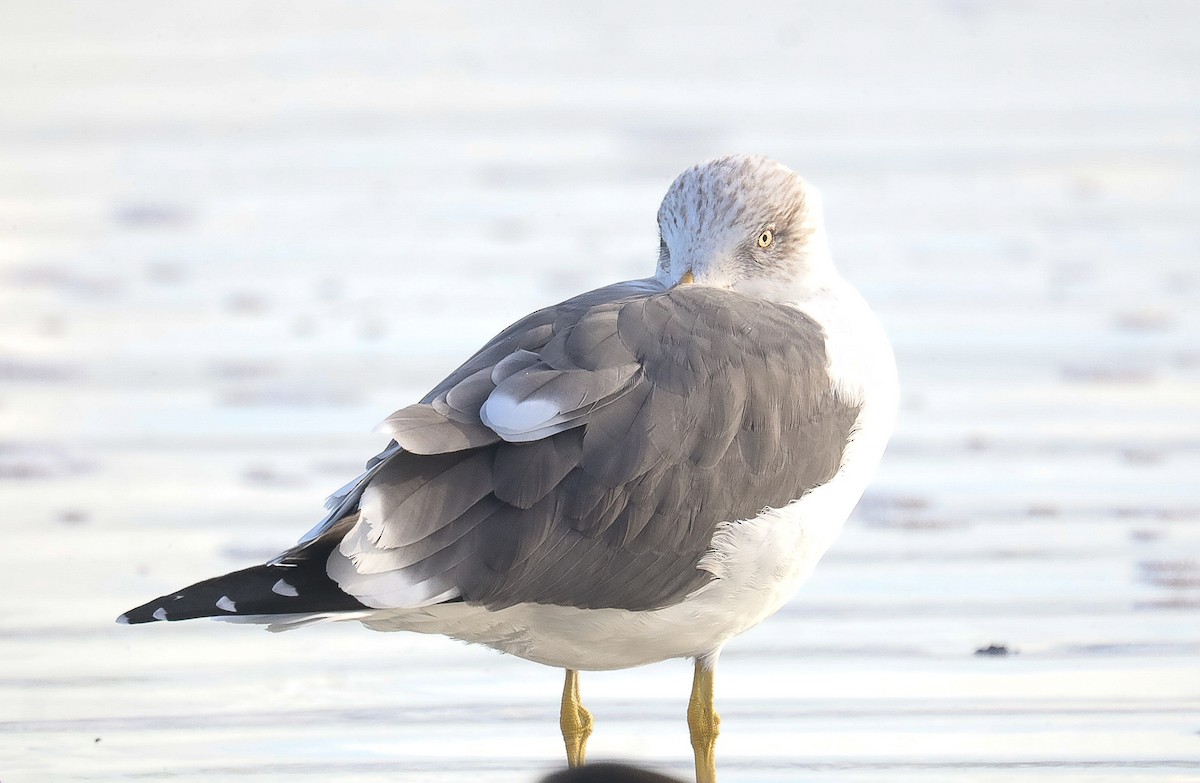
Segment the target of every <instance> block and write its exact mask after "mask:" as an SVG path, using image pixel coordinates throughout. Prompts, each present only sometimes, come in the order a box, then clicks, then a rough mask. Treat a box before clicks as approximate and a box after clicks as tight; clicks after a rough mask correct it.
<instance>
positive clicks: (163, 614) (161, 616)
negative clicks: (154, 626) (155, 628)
mask: <svg viewBox="0 0 1200 783" xmlns="http://www.w3.org/2000/svg"><path fill="white" fill-rule="evenodd" d="M150 616H151V617H153V618H154V619H155V620H165V619H167V610H166V609H163V608H162V607H161V606H160V607H158V608H157V609H155V610H154V614H152V615H150Z"/></svg>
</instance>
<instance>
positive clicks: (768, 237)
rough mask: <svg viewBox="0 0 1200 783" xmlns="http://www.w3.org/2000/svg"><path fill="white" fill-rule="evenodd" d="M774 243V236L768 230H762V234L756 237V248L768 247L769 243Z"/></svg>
mask: <svg viewBox="0 0 1200 783" xmlns="http://www.w3.org/2000/svg"><path fill="white" fill-rule="evenodd" d="M774 241H775V234H774V233H773V232H772V231H771V229H769V228H764V229H763V231H762V233H761V234H759V235H758V246H759V247H770V246H771V243H772V242H774Z"/></svg>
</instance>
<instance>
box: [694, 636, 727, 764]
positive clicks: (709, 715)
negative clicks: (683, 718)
mask: <svg viewBox="0 0 1200 783" xmlns="http://www.w3.org/2000/svg"><path fill="white" fill-rule="evenodd" d="M712 665H713V666H714V667H715V666H716V661H713V662H712ZM714 674H715V672H714V670H713V669H710V668H708V667H707V666H705V665H704V664H703V663H702V662H701V661H700V659H699V658H697V659H696V673H695V676H694V677H693V678H692V698H691V700H690V701H689V702H688V711H687V719H688V733H689V734H690V735H691V737H692V750H693V751H694V752H695V754H696V783H717V759H716V749H717V735H718V734H720V733H721V716H720V715H718V714H717V710H716V708H715V707H714V706H713V679H714Z"/></svg>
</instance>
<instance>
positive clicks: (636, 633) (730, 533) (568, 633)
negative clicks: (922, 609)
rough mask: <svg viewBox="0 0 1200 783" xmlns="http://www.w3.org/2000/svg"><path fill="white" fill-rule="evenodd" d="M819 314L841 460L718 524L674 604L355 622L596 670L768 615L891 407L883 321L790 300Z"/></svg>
mask: <svg viewBox="0 0 1200 783" xmlns="http://www.w3.org/2000/svg"><path fill="white" fill-rule="evenodd" d="M800 309H803V310H805V311H806V312H808V313H809V314H811V315H812V316H813V317H814V318H816V319H817V320H818V321H819V322H821V323H822V325H823V326H824V328H825V330H826V334H827V350H828V353H829V360H830V370H831V372H832V373H833V374H834V376H835V382H836V383H837V385H838V387H839V389H840V390H841V391H842V393H843V394H845V395H846V396H847V398H848V399H852V400H856V401H861V403H862V408H861V410H860V413H859V417H858V420H857V422H856V426H855V429H854V432H855V435H854V439H853V440H852V441H851V443H850V445H849V447H848V448H847V450H846V452H845V454H844V456H843V461H842V466H841V469H840V470H839V471H838V473H837V474H836V475H835V476H834V477H833V479H831V480H830V481H829V482H828V483H826V484H823V485H822V486H820V487H817V488H816V489H814V490H812V491H810V492H808V493H807V494H806V495H805V496H804V497H802V498H801V499H799V500H797V501H794V502H793V503H791V504H789V505H787V506H785V507H784V508H781V509H768V510H766V511H764V512H763V513H762V514H760V515H759V516H757V517H755V518H754V519H750V520H741V521H731V522H724V523H722V524H721V525H719V526H718V528H717V531H716V533H715V534H714V536H713V540H712V548H711V549H710V551H709V552H708V553H707V554H706V555H705V556H704V557H703V558H702V559H701V561H700V564H699V567H700V568H702V569H704V570H707V571H710V572H712V574H713V575H714V579H713V580H712V581H710V582H709V583H708V584H706V585H705V586H704V587H702V588H700V589H699V590H697V591H696V592H694V593H692V594H690V595H689V596H688V597H687V598H686V599H685V600H683V601H682V602H681V603H679V604H676V605H674V606H669V607H666V608H663V609H657V610H654V611H647V612H630V611H627V610H624V609H577V608H573V607H565V606H550V605H544V604H518V605H516V606H512V607H508V608H506V609H501V610H498V611H491V610H487V609H483V608H481V607H474V606H467V605H465V604H438V605H434V606H429V607H425V608H421V609H391V610H379V611H377V612H374V613H372V614H370V615H369V616H367V617H363V618H361V621H362V622H363V623H364V624H366V625H367V626H369V627H371V628H374V629H376V630H383V631H399V630H406V631H417V632H423V633H439V634H445V635H446V636H451V637H453V638H456V639H462V640H463V641H467V642H473V643H477V644H485V645H487V646H489V647H494V648H496V649H498V650H502V651H503V652H506V653H511V654H513V655H517V656H520V657H522V658H526V659H529V660H532V661H537V662H539V663H544V664H548V665H550V666H557V667H562V668H568V669H580V670H599V669H620V668H627V667H631V666H641V665H643V664H647V663H653V662H655V661H661V660H665V659H667V658H681V657H702V656H711V655H715V654H716V653H717V652H718V651H719V650H720V648H721V646H722V645H723V644H724V643H725V642H726V641H728V640H729V639H730V638H732V637H734V636H736V635H738V634H740V633H742V632H744V631H746V630H749V629H750V628H753V627H754V626H755V625H758V623H760V622H762V620H764V619H765V618H767V617H768V616H770V615H771V614H773V613H775V612H776V611H777V610H778V609H779V608H780V607H781V606H783V604H784V603H786V602H787V601H788V600H789V599H790V598H791V597H792V595H794V594H795V592H796V590H797V588H799V586H800V585H801V584H802V583H803V582H804V580H805V579H807V578H808V576H809V575H810V574H811V573H812V570H813V568H814V567H815V566H816V564H817V562H818V561H819V560H820V559H821V556H822V555H824V554H825V552H826V550H828V548H829V546H830V545H831V544H832V543H833V541H834V539H835V538H836V537H837V534H838V533H839V532H840V531H841V528H842V525H843V523H844V522H845V521H846V518H847V517H848V516H849V515H850V512H851V511H852V510H853V509H854V506H855V504H857V503H858V500H859V498H860V497H861V496H862V493H863V490H864V489H865V488H866V486H867V483H868V481H870V478H871V476H872V475H873V474H874V472H875V468H876V466H877V464H878V462H879V458H880V456H881V455H882V454H883V449H884V447H885V445H886V444H887V440H888V437H889V436H890V434H891V430H892V425H893V422H894V419H895V409H896V396H897V395H896V381H895V366H894V363H893V360H892V355H891V348H890V346H889V345H888V343H887V340H886V338H885V337H884V335H883V331H882V329H881V328H880V327H879V325H878V323H877V322H876V321H875V319H874V316H873V315H871V313H870V311H869V310H868V309H867V307H866V305H865V303H863V302H862V299H861V298H859V297H858V294H857V293H856V292H854V291H853V289H849V288H848V287H847V290H846V291H837V292H836V294H830V295H829V296H827V297H825V298H822V299H818V300H814V301H811V302H808V303H805V304H804V305H802V306H800Z"/></svg>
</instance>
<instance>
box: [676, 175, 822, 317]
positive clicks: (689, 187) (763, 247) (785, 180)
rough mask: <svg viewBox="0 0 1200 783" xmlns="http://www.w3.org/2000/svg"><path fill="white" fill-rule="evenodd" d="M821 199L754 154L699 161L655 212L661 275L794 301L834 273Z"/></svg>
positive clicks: (795, 178) (797, 179)
mask: <svg viewBox="0 0 1200 783" xmlns="http://www.w3.org/2000/svg"><path fill="white" fill-rule="evenodd" d="M822 222H823V221H822V215H821V195H820V193H819V192H818V191H817V189H816V188H814V187H813V186H812V185H809V184H808V183H807V182H805V181H804V180H803V179H801V178H800V176H798V175H797V174H796V173H795V172H794V171H792V170H791V169H789V168H787V167H786V166H784V165H782V164H779V163H776V162H775V161H773V160H771V159H769V158H764V157H760V156H756V155H732V156H730V157H727V158H716V159H714V160H708V161H704V162H703V163H697V164H696V165H695V166H692V167H691V168H689V169H688V170H687V171H685V172H683V173H682V174H680V175H679V176H678V177H677V178H676V179H675V182H673V183H672V184H671V188H670V190H668V191H667V195H666V196H665V197H664V198H663V202H662V206H661V207H659V209H658V232H659V237H660V239H661V242H660V245H659V260H658V274H657V275H656V278H657V279H658V281H659V282H661V283H662V284H663V285H665V286H674V285H680V284H689V283H694V284H697V285H707V286H714V287H717V288H727V289H730V290H734V291H741V292H742V293H746V294H751V295H754V296H761V297H763V298H765V299H772V300H777V301H790V300H793V299H795V298H796V297H798V296H802V295H803V294H804V292H805V291H806V290H812V289H815V288H819V287H821V286H822V285H823V284H824V281H825V280H827V279H828V277H829V276H830V275H832V274H833V266H832V262H831V261H830V258H829V249H828V245H827V244H826V241H825V231H824V228H823V226H822Z"/></svg>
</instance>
